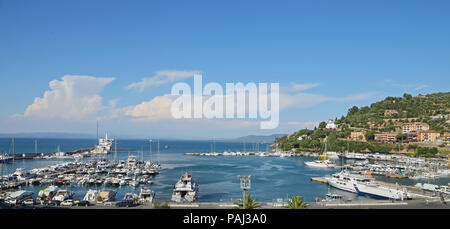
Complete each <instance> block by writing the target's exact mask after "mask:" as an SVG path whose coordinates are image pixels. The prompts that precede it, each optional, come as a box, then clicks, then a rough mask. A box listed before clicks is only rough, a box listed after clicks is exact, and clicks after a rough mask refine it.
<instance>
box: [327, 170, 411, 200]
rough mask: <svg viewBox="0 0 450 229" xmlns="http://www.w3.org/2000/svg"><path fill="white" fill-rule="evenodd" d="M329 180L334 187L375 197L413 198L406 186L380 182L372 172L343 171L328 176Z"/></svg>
mask: <svg viewBox="0 0 450 229" xmlns="http://www.w3.org/2000/svg"><path fill="white" fill-rule="evenodd" d="M327 181H328V184H330V185H331V186H332V187H335V188H338V189H341V190H344V191H347V192H352V193H356V194H359V195H365V196H370V197H373V198H379V199H394V200H406V199H410V198H411V196H410V194H409V193H408V191H407V190H406V188H402V187H400V186H399V185H393V186H386V185H383V184H379V183H378V182H376V181H375V179H374V178H373V177H372V176H371V175H370V174H367V175H357V174H351V173H348V172H347V171H341V172H339V173H335V174H333V175H332V176H331V177H329V178H327Z"/></svg>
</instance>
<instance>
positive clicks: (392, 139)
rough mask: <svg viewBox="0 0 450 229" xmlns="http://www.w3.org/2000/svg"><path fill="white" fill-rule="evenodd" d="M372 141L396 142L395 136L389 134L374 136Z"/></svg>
mask: <svg viewBox="0 0 450 229" xmlns="http://www.w3.org/2000/svg"><path fill="white" fill-rule="evenodd" d="M374 140H375V141H383V142H395V141H397V135H396V134H391V133H381V134H374Z"/></svg>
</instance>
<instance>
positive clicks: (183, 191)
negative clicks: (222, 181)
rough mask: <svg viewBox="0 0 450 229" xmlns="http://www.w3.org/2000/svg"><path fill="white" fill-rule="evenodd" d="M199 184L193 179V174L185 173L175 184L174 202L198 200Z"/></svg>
mask: <svg viewBox="0 0 450 229" xmlns="http://www.w3.org/2000/svg"><path fill="white" fill-rule="evenodd" d="M197 192H198V186H197V184H196V183H195V181H194V180H193V179H192V175H191V174H189V173H184V174H183V175H181V178H180V180H179V181H178V182H177V183H176V184H175V187H174V189H173V194H172V201H174V202H194V201H195V200H197Z"/></svg>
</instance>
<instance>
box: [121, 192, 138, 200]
mask: <svg viewBox="0 0 450 229" xmlns="http://www.w3.org/2000/svg"><path fill="white" fill-rule="evenodd" d="M123 200H131V201H133V202H137V201H138V200H139V196H138V195H137V194H136V193H132V192H127V193H125V195H124V196H123Z"/></svg>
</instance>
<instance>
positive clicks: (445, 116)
mask: <svg viewBox="0 0 450 229" xmlns="http://www.w3.org/2000/svg"><path fill="white" fill-rule="evenodd" d="M431 118H432V119H433V120H436V119H441V118H445V119H448V118H450V114H441V115H435V116H431Z"/></svg>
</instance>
